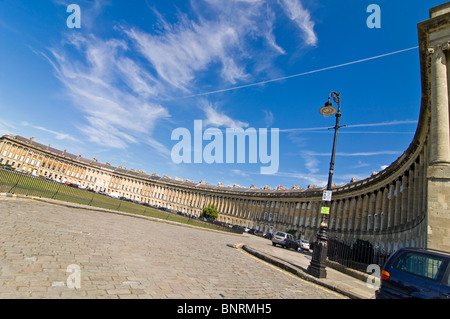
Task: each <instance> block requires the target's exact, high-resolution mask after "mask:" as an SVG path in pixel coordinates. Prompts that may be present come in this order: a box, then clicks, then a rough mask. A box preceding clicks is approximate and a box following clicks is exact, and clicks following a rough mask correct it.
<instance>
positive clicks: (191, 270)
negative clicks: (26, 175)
mask: <svg viewBox="0 0 450 319" xmlns="http://www.w3.org/2000/svg"><path fill="white" fill-rule="evenodd" d="M237 243H245V244H249V245H255V246H260V247H262V246H261V245H266V246H267V244H270V242H268V241H267V240H265V239H263V238H259V237H255V236H251V235H246V234H245V235H236V234H225V233H220V232H216V231H207V230H201V229H195V228H189V227H185V226H178V225H172V224H167V223H161V222H155V221H152V220H147V219H143V218H134V217H130V216H123V215H117V214H112V213H105V212H98V211H92V210H88V209H79V208H71V207H65V206H60V205H55V204H50V203H46V202H41V201H37V200H32V199H21V198H1V199H0V298H67V299H69V298H159V299H175V298H176V299H185V298H190V299H208V298H213V299H221V298H225V299H231V298H236V299H246V298H255V299H258V298H270V299H285V298H289V299H298V298H309V299H315V298H317V299H340V298H344V297H343V296H341V295H339V294H337V293H335V292H332V291H330V290H326V289H324V288H322V287H320V286H317V285H314V284H312V283H309V282H307V281H304V280H302V279H300V278H298V277H296V276H294V275H291V274H289V273H287V272H285V271H282V270H280V269H278V268H276V267H274V266H271V265H269V264H268V263H265V262H263V261H260V260H259V259H257V258H255V257H253V256H251V255H249V254H248V253H246V252H244V251H242V250H240V249H236V248H233V247H230V246H233V245H235V244H237Z"/></svg>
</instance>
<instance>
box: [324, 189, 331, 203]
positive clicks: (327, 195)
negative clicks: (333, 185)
mask: <svg viewBox="0 0 450 319" xmlns="http://www.w3.org/2000/svg"><path fill="white" fill-rule="evenodd" d="M332 194H333V192H332V191H323V196H322V200H323V201H326V202H331V195H332Z"/></svg>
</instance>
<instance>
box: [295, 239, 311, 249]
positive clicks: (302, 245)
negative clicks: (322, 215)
mask: <svg viewBox="0 0 450 319" xmlns="http://www.w3.org/2000/svg"><path fill="white" fill-rule="evenodd" d="M297 243H298V250H309V249H310V247H311V246H310V244H309V241H307V240H304V239H302V240H299V241H297Z"/></svg>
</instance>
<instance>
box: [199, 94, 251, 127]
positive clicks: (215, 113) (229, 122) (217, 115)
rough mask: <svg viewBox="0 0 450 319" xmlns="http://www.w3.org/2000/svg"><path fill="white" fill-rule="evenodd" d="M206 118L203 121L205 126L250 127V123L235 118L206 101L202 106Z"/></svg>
mask: <svg viewBox="0 0 450 319" xmlns="http://www.w3.org/2000/svg"><path fill="white" fill-rule="evenodd" d="M202 109H203V111H204V112H205V115H206V119H205V121H204V122H203V124H204V125H205V126H213V127H226V128H244V127H248V125H249V124H248V123H245V122H241V121H239V120H233V119H232V118H231V117H229V116H228V115H226V114H225V113H223V112H221V111H219V110H218V109H217V107H214V106H213V105H212V104H210V103H208V102H206V101H204V102H203V106H202Z"/></svg>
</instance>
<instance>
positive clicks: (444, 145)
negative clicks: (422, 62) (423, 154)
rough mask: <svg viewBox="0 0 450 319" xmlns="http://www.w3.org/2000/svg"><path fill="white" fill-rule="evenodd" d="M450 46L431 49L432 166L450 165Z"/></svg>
mask: <svg viewBox="0 0 450 319" xmlns="http://www.w3.org/2000/svg"><path fill="white" fill-rule="evenodd" d="M448 47H449V44H448V43H446V44H443V45H437V46H436V47H434V48H429V49H428V52H429V54H430V58H431V127H430V148H431V149H430V165H439V164H447V165H448V164H450V136H449V104H448V102H449V101H448V92H449V89H448V85H447V61H446V60H447V59H446V56H445V52H444V50H446V49H448Z"/></svg>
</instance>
